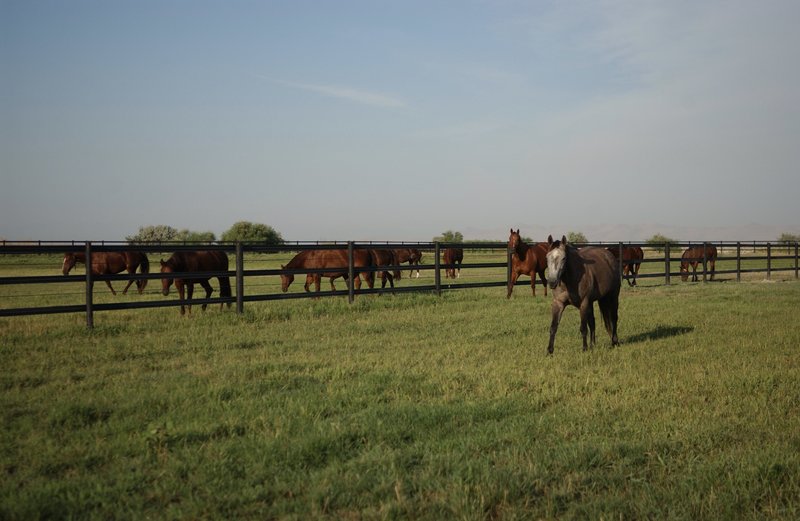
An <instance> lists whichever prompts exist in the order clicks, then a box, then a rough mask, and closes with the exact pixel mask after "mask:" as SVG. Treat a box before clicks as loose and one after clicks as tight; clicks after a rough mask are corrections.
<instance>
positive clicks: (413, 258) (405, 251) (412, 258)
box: [394, 248, 422, 280]
mask: <svg viewBox="0 0 800 521" xmlns="http://www.w3.org/2000/svg"><path fill="white" fill-rule="evenodd" d="M394 257H395V262H397V264H403V263H404V262H407V263H408V265H409V266H411V267H412V268H411V271H409V272H408V276H409V277H410V276H411V275H413V274H414V268H413V267H414V266H417V278H419V263H420V262H421V261H422V252H420V251H419V250H418V249H416V248H395V250H394ZM395 278H397V279H398V280H399V279H400V275H395Z"/></svg>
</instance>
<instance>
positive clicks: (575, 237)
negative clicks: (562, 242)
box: [567, 232, 589, 244]
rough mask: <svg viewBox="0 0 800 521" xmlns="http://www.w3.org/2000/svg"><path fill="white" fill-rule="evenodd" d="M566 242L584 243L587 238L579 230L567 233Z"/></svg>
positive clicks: (587, 240)
mask: <svg viewBox="0 0 800 521" xmlns="http://www.w3.org/2000/svg"><path fill="white" fill-rule="evenodd" d="M567 242H568V243H570V244H586V243H587V242H589V239H587V238H586V236H585V235H584V234H583V233H581V232H569V233H568V234H567Z"/></svg>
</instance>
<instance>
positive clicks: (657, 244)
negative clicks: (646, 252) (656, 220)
mask: <svg viewBox="0 0 800 521" xmlns="http://www.w3.org/2000/svg"><path fill="white" fill-rule="evenodd" d="M665 244H669V245H670V248H671V247H672V246H673V245H674V244H677V242H676V241H675V240H674V239H670V238H669V237H667V236H665V235H661V234H660V233H657V234H655V235H653V236H652V237H650V238H649V239H647V245H648V246H650V247H651V248H653V249H654V250H655V251H657V252H663V251H664V245H665Z"/></svg>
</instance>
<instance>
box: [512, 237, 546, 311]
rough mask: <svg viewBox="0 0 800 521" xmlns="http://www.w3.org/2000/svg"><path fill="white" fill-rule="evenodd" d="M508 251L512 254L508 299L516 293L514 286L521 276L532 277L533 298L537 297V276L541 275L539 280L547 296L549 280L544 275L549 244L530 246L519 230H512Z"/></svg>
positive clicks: (541, 243) (542, 243)
mask: <svg viewBox="0 0 800 521" xmlns="http://www.w3.org/2000/svg"><path fill="white" fill-rule="evenodd" d="M508 249H509V250H510V251H511V252H512V253H511V280H509V281H508V295H506V298H511V292H512V291H514V284H516V282H517V278H518V277H519V276H520V275H530V277H531V291H533V296H534V297H535V296H536V275H537V274H538V275H539V280H541V281H542V286H544V296H545V297H546V296H547V280H546V279H545V276H544V273H545V270H546V269H547V243H546V242H540V243H538V244H534V245H533V246H528V245H527V244H526V243H525V241H523V240H522V237H521V236H520V235H519V228H518V229H517V231H514V229H513V228H511V235H509V236H508Z"/></svg>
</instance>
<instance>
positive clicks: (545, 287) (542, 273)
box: [539, 270, 547, 297]
mask: <svg viewBox="0 0 800 521" xmlns="http://www.w3.org/2000/svg"><path fill="white" fill-rule="evenodd" d="M539 280H541V281H542V287H543V288H544V296H545V297H546V296H547V278H546V277H545V274H544V270H542V271H540V272H539Z"/></svg>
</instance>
